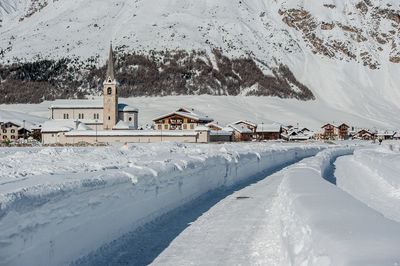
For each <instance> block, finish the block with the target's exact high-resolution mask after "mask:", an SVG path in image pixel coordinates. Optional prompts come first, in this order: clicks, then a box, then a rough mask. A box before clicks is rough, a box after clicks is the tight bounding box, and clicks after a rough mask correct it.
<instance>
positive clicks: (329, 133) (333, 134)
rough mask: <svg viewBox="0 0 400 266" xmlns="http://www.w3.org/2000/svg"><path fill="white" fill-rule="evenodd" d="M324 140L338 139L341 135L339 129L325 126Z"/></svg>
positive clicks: (329, 125)
mask: <svg viewBox="0 0 400 266" xmlns="http://www.w3.org/2000/svg"><path fill="white" fill-rule="evenodd" d="M321 128H322V138H323V139H336V138H337V137H338V135H339V128H338V127H337V126H336V125H333V124H329V123H328V124H325V125H323V126H322V127H321Z"/></svg>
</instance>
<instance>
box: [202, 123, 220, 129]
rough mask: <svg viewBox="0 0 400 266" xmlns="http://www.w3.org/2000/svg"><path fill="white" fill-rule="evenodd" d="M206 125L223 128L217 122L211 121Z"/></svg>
mask: <svg viewBox="0 0 400 266" xmlns="http://www.w3.org/2000/svg"><path fill="white" fill-rule="evenodd" d="M206 126H207V127H210V126H213V127H216V128H219V129H221V130H222V128H223V127H222V126H221V125H218V124H217V123H212V122H211V123H208V124H206Z"/></svg>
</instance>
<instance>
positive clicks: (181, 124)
mask: <svg viewBox="0 0 400 266" xmlns="http://www.w3.org/2000/svg"><path fill="white" fill-rule="evenodd" d="M153 121H154V123H155V125H156V129H158V130H194V129H195V128H196V127H197V126H199V125H204V126H205V125H206V124H208V123H210V122H212V121H214V119H212V118H210V117H208V115H206V114H204V113H202V112H200V111H197V110H195V109H193V108H179V109H178V110H176V111H175V112H172V113H168V114H165V115H162V116H160V117H157V118H155V119H153Z"/></svg>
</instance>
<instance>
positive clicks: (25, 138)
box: [22, 120, 26, 141]
mask: <svg viewBox="0 0 400 266" xmlns="http://www.w3.org/2000/svg"><path fill="white" fill-rule="evenodd" d="M22 122H24V128H23V129H24V141H25V140H26V129H25V120H22Z"/></svg>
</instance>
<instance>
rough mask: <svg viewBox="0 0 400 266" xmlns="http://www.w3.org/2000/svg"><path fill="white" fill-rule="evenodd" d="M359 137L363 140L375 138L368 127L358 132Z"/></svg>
mask: <svg viewBox="0 0 400 266" xmlns="http://www.w3.org/2000/svg"><path fill="white" fill-rule="evenodd" d="M357 138H358V139H362V140H372V139H374V134H373V133H371V132H370V131H368V130H366V129H362V130H360V131H358V132H357Z"/></svg>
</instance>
